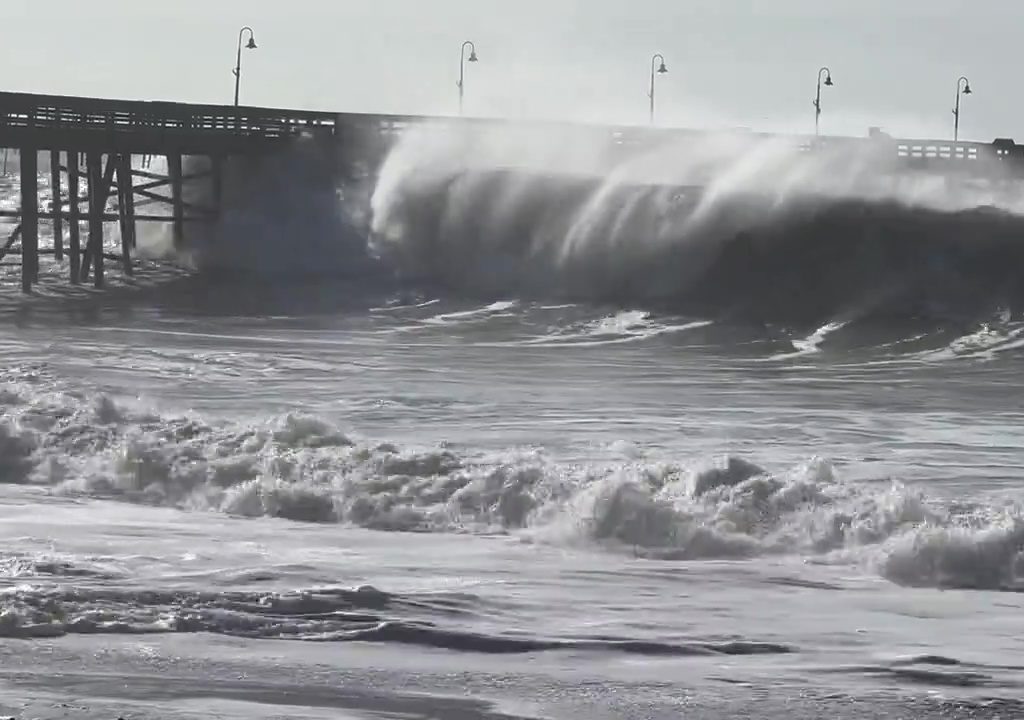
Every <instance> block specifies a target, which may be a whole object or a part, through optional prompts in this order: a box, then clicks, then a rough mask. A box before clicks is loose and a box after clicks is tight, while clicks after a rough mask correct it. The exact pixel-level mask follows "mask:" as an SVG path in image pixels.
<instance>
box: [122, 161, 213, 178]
mask: <svg viewBox="0 0 1024 720" xmlns="http://www.w3.org/2000/svg"><path fill="white" fill-rule="evenodd" d="M167 157H168V159H170V157H171V156H170V155H168V156H167ZM170 167H171V166H170V163H168V164H167V169H168V174H167V175H160V174H158V173H154V172H148V171H146V170H136V171H135V174H136V175H138V176H139V177H144V178H148V179H150V180H160V181H161V182H162V183H169V182H170V177H169V175H170ZM209 174H210V173H209V172H197V173H192V174H191V175H183V176H182V178H181V179H182V180H183V181H185V182H188V181H190V180H202V179H203V178H204V177H207V176H208V175H209Z"/></svg>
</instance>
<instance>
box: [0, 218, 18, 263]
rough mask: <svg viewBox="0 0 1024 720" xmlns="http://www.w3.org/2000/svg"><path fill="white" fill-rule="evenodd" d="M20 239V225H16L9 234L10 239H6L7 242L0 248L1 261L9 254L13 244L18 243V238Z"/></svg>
mask: <svg viewBox="0 0 1024 720" xmlns="http://www.w3.org/2000/svg"><path fill="white" fill-rule="evenodd" d="M20 237H21V225H18V226H17V227H15V228H14V232H12V233H11V234H10V237H8V238H7V242H5V243H4V246H3V247H2V248H0V260H3V259H4V257H5V256H6V255H7V254H8V253H9V252H11V246H12V245H14V243H16V242H18V238H20Z"/></svg>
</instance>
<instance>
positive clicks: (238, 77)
mask: <svg viewBox="0 0 1024 720" xmlns="http://www.w3.org/2000/svg"><path fill="white" fill-rule="evenodd" d="M246 32H248V33H249V42H248V44H246V48H248V49H249V50H255V49H256V37H255V35H254V34H253V31H252V28H251V27H249V26H248V25H246V26H245V27H244V28H242V29H241V30H239V31H238V55H237V56H236V59H235V69H234V70H233V71H232V72H234V74H235V107H238V89H239V85H240V84H241V82H242V37H243V36H244V35H245V33H246Z"/></svg>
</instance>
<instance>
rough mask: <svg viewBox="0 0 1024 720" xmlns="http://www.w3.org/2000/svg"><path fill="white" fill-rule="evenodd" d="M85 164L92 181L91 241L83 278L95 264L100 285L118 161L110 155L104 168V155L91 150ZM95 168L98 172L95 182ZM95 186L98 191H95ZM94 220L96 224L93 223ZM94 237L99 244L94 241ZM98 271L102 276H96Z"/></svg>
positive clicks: (96, 280) (90, 206) (94, 269)
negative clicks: (112, 189)
mask: <svg viewBox="0 0 1024 720" xmlns="http://www.w3.org/2000/svg"><path fill="white" fill-rule="evenodd" d="M93 160H95V162H93ZM85 166H86V172H87V174H88V177H89V183H90V184H89V242H88V244H87V245H86V246H85V258H84V260H83V262H82V279H83V280H85V279H86V278H88V277H89V268H90V266H93V265H94V266H95V267H94V268H93V271H94V277H93V283H94V284H96V287H100V286H101V285H102V284H103V278H102V274H103V258H102V257H101V255H102V250H103V221H104V220H105V219H106V218H105V215H106V208H107V200H108V198H109V197H110V188H111V185H112V183H113V182H114V170H115V168H116V166H117V163H116V162H115V161H114V156H112V155H108V156H107V168H106V170H103V155H102V154H101V153H99V152H90V153H87V154H86V160H85ZM94 166H95V167H94ZM93 170H95V171H96V173H97V177H96V178H95V182H94V178H93ZM94 188H95V190H96V192H94ZM113 219H114V220H116V219H117V216H116V215H115V216H114V217H113ZM94 222H95V223H96V225H94V224H93V223H94ZM94 237H95V239H96V240H97V241H98V242H99V244H96V243H94V242H93V239H94ZM96 272H98V273H99V274H100V276H101V277H99V278H97V277H95V273H96Z"/></svg>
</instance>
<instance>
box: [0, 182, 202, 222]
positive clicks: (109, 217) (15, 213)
mask: <svg viewBox="0 0 1024 720" xmlns="http://www.w3.org/2000/svg"><path fill="white" fill-rule="evenodd" d="M116 187H117V185H116V184H113V185H111V186H110V189H111V190H113V189H115V188H116ZM108 200H109V197H108ZM143 204H145V201H143V202H141V203H135V207H139V205H143ZM115 209H116V208H115ZM36 216H37V217H38V218H39V219H40V220H52V219H53V213H52V212H46V211H44V210H41V211H39V212H38V213H37V214H36ZM86 216H88V213H86ZM20 217H21V211H20V210H0V218H20ZM212 217H213V213H212V212H211V211H210V210H204V211H203V212H202V213H195V214H191V215H185V216H184V217H183V218H182V222H209V221H210V218H212ZM120 219H121V218H120V215H118V214H117V213H116V212H108V211H106V210H104V211H103V221H104V222H112V221H117V220H120ZM135 219H136V220H146V221H147V222H174V216H173V215H140V214H139V213H136V214H135Z"/></svg>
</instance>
